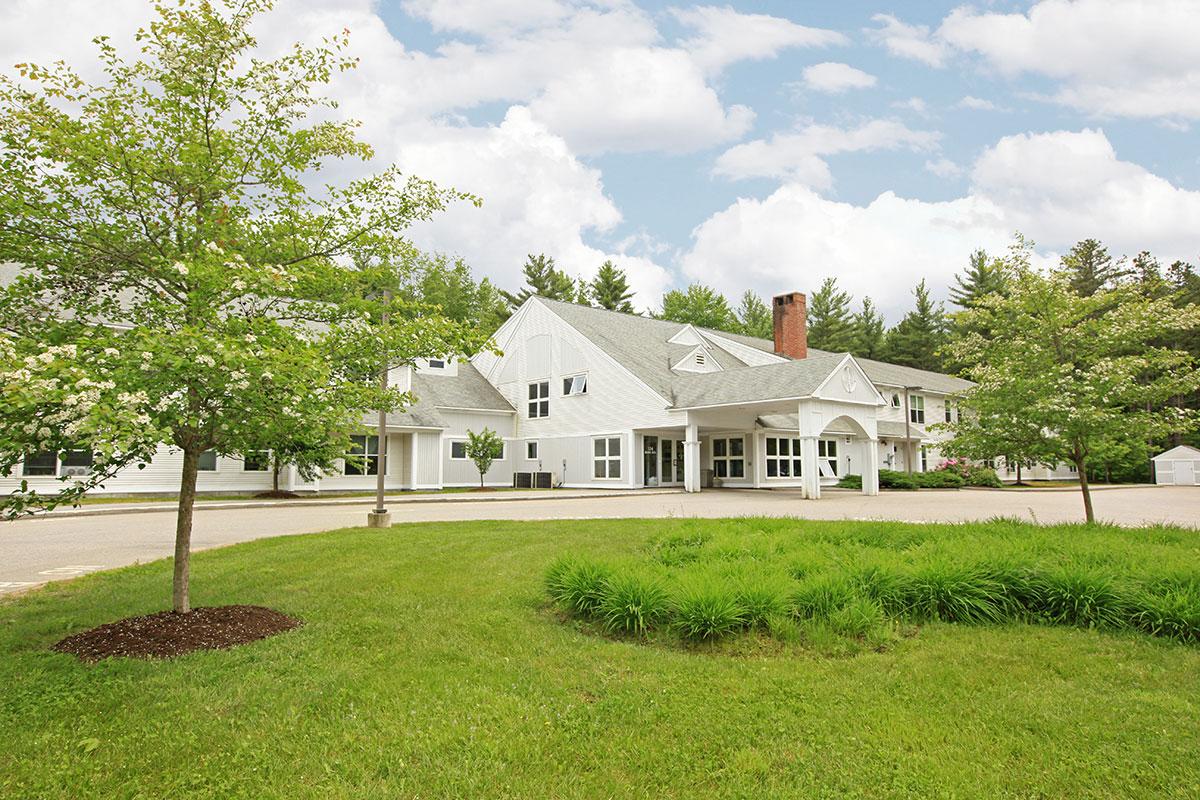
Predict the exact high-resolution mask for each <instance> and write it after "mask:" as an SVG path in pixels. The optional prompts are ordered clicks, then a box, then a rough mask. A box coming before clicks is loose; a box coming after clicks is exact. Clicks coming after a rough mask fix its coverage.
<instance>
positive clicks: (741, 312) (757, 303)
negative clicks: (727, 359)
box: [736, 289, 775, 339]
mask: <svg viewBox="0 0 1200 800" xmlns="http://www.w3.org/2000/svg"><path fill="white" fill-rule="evenodd" d="M736 313H737V321H738V331H739V332H740V333H743V334H745V335H746V336H753V337H755V338H756V339H771V338H773V337H774V336H775V319H774V317H772V316H771V307H770V306H768V305H767V304H766V303H765V302H764V301H763V299H762V298H761V297H759V296H758V295H757V294H756V293H755V292H754V291H753V290H750V289H747V290H746V293H745V294H743V295H742V302H741V304H740V305H739V306H738V308H737V312H736Z"/></svg>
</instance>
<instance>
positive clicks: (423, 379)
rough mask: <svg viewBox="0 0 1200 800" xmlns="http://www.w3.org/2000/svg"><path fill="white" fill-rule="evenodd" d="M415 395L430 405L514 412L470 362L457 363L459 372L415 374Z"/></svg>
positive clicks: (502, 396) (509, 404) (413, 389)
mask: <svg viewBox="0 0 1200 800" xmlns="http://www.w3.org/2000/svg"><path fill="white" fill-rule="evenodd" d="M412 392H413V394H415V395H416V396H417V397H419V398H420V399H421V403H422V404H427V405H428V406H429V407H430V408H443V409H444V408H479V409H484V410H487V411H513V410H514V409H513V407H512V404H511V403H509V402H508V401H507V400H505V399H504V395H502V394H500V392H499V391H497V389H496V387H495V386H492V384H490V383H488V380H487V378H485V377H483V375H481V374H480V372H479V370H477V369H475V365H474V364H472V363H471V362H469V361H460V362H458V374H457V375H431V374H430V373H427V372H425V373H418V374H416V375H414V376H413V388H412Z"/></svg>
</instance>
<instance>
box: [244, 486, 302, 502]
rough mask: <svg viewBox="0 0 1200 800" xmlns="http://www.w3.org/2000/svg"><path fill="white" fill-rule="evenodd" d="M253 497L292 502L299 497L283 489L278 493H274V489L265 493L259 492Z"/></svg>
mask: <svg viewBox="0 0 1200 800" xmlns="http://www.w3.org/2000/svg"><path fill="white" fill-rule="evenodd" d="M254 496H255V497H261V498H266V499H269V500H294V499H296V498H298V497H299V496H300V495H298V494H296V493H295V492H289V491H286V490H284V489H280V490H279V491H278V492H277V491H275V490H274V489H268V490H267V491H265V492H259V493H258V494H256V495H254Z"/></svg>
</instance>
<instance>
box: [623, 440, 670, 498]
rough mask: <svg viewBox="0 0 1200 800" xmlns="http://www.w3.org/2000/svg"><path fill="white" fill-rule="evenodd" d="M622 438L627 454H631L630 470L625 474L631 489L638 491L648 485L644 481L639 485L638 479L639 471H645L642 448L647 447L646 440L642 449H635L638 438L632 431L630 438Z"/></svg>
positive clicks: (643, 441)
mask: <svg viewBox="0 0 1200 800" xmlns="http://www.w3.org/2000/svg"><path fill="white" fill-rule="evenodd" d="M621 438H622V439H624V448H625V452H626V453H628V454H629V461H628V462H627V464H628V467H629V469H627V470H626V471H625V473H624V474H625V475H626V479H627V482H628V484H629V488H630V489H636V488H638V486H639V485H645V483H646V482H645V480H643V481H642V483H641V484H638V479H637V477H638V470H639V469H644V467H642V466H640V465H641V463H642V462H643V461H644V460H645V456H643V454H642V448H644V447H645V446H646V440H645V438H644V437H643V438H642V447H639V448H635V447H634V445H635V444H636V443H637V440H638V436H637V434H635V433H634V432H633V431H630V432H629V435H628V436H623V437H621ZM660 446H661V442H660ZM659 483H660V484H661V483H662V481H661V480H660V481H659Z"/></svg>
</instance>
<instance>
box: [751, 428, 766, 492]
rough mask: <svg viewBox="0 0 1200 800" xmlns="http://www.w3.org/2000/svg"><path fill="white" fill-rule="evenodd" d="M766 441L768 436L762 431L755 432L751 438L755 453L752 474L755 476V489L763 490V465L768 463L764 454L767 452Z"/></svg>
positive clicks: (753, 454)
mask: <svg viewBox="0 0 1200 800" xmlns="http://www.w3.org/2000/svg"><path fill="white" fill-rule="evenodd" d="M766 439H767V436H766V434H765V433H763V432H762V431H755V432H754V434H753V435H752V436H751V437H750V440H751V442H752V443H753V445H754V452H753V453H752V456H753V458H754V462H753V466H752V467H751V470H752V472H751V474H752V475H753V476H754V488H755V489H761V488H762V484H763V465H764V463H765V461H766V459H765V458H764V456H763V454H764V453H765V452H766Z"/></svg>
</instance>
